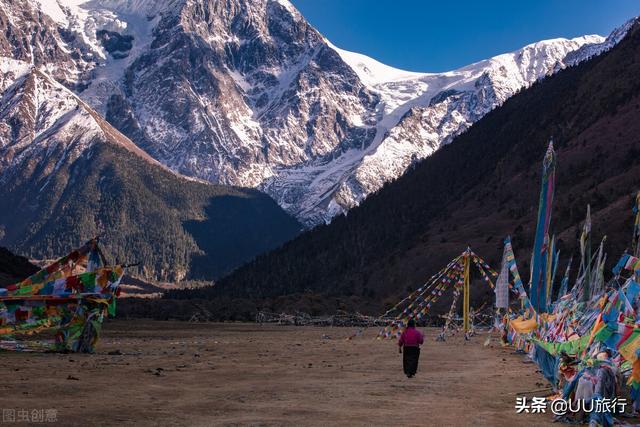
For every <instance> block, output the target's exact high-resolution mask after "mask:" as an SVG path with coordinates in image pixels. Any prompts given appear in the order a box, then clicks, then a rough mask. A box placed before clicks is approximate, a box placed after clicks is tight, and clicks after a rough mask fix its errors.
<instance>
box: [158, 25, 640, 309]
mask: <svg viewBox="0 0 640 427" xmlns="http://www.w3.org/2000/svg"><path fill="white" fill-rule="evenodd" d="M638 75H640V25H638V24H637V23H636V24H635V26H633V28H632V29H631V30H629V32H628V34H627V35H626V37H624V38H623V39H622V41H620V42H619V43H618V44H617V45H616V46H615V47H614V48H613V49H611V50H610V51H609V52H607V53H605V54H602V55H600V56H598V57H595V58H592V59H591V60H589V61H587V62H584V63H582V64H580V65H577V66H576V67H571V68H568V69H565V70H563V71H561V72H559V73H557V74H556V75H554V76H551V77H549V78H547V79H544V80H543V81H541V82H538V83H535V84H534V85H533V86H532V87H530V88H529V89H527V90H525V91H522V92H520V93H519V94H517V95H515V96H513V97H512V98H510V99H508V100H507V101H506V102H505V103H504V105H502V106H501V107H499V108H496V109H495V110H493V111H491V112H490V113H488V114H486V115H485V116H484V117H483V118H482V119H480V120H479V121H478V122H477V123H476V124H474V125H473V126H472V127H470V128H469V129H468V130H467V131H466V132H465V133H463V134H461V135H459V136H458V137H456V138H454V140H453V141H452V142H451V143H450V144H449V145H447V146H446V147H444V148H442V149H440V150H438V151H437V152H435V153H434V154H433V155H431V156H430V157H428V158H426V159H425V160H424V161H422V162H420V163H418V164H417V165H416V166H415V168H413V169H412V170H410V171H409V172H407V174H406V175H404V176H402V177H401V178H399V179H397V180H396V181H394V182H392V183H390V184H389V185H387V186H385V187H384V188H383V189H381V190H380V191H379V192H378V193H376V194H375V195H372V196H370V197H369V198H367V199H366V200H365V201H364V202H363V203H362V204H361V205H360V206H359V207H357V208H354V209H352V210H351V211H350V212H349V215H348V216H341V217H338V218H336V219H335V220H334V221H333V222H332V223H331V224H330V225H328V226H322V227H317V228H316V229H314V230H311V231H309V232H306V233H304V234H302V235H301V236H299V237H298V238H296V239H295V240H293V241H291V242H289V243H287V244H286V245H284V246H283V247H282V248H281V249H278V250H276V251H274V252H271V253H270V254H267V255H264V256H261V257H258V258H257V259H256V260H255V261H253V262H251V263H249V264H248V265H246V266H244V267H242V268H241V269H239V270H237V271H236V272H235V273H233V274H231V275H230V276H228V277H227V278H225V279H224V280H222V281H221V282H220V283H218V285H217V286H216V287H215V288H207V289H200V290H194V291H187V292H172V293H171V294H170V298H176V299H181V298H204V299H212V298H213V299H212V302H211V304H212V307H216V304H218V301H221V300H225V298H242V299H243V300H247V301H249V302H248V303H247V304H248V305H247V306H253V307H268V308H269V309H272V310H283V309H284V310H286V309H288V310H293V309H303V310H306V311H309V312H318V311H323V310H325V311H332V310H335V309H336V308H341V307H342V308H344V306H347V307H350V308H351V309H358V310H360V309H362V308H363V307H367V305H368V307H369V308H370V309H371V311H372V312H374V313H375V312H378V313H379V312H381V311H382V308H383V305H384V304H385V303H389V302H391V301H394V300H396V298H397V297H399V296H400V295H403V294H405V293H406V292H407V291H408V290H410V289H416V288H417V287H418V286H420V285H421V283H423V282H424V281H425V280H426V279H427V278H428V277H430V276H431V274H433V273H434V272H436V271H437V270H438V269H439V268H441V267H442V266H443V265H445V264H446V262H447V261H448V260H449V259H452V258H453V257H455V256H456V255H458V254H459V253H460V252H461V251H463V250H464V249H465V248H466V247H467V245H470V246H471V247H472V248H473V249H474V251H475V252H476V253H478V254H480V255H481V256H483V257H484V258H485V259H486V260H487V261H489V262H490V263H491V264H492V265H494V266H496V265H497V264H498V263H499V260H500V257H501V254H502V239H503V238H504V237H505V236H506V235H509V234H511V235H512V236H513V243H514V247H515V250H516V256H517V259H518V263H519V268H520V270H521V275H522V276H523V277H527V276H528V274H527V271H528V260H529V259H530V248H531V246H532V244H533V230H534V228H535V221H536V219H535V216H536V212H537V203H538V193H539V185H540V173H541V162H542V158H543V156H544V153H545V150H546V148H547V145H548V141H549V138H550V137H551V136H553V137H554V140H555V146H556V150H557V158H558V166H557V172H556V176H557V178H556V183H557V184H556V193H555V200H554V211H553V215H552V230H553V232H554V233H555V234H556V236H557V237H558V241H559V247H560V249H561V263H560V266H561V269H562V271H563V270H564V268H565V266H566V262H567V261H568V258H569V256H570V255H571V254H572V253H576V251H577V246H578V245H577V238H578V235H579V233H580V227H581V223H582V221H583V220H584V216H585V212H586V206H587V204H591V212H592V218H593V228H592V230H593V235H594V245H596V244H597V241H598V240H599V239H600V238H601V237H602V236H604V235H606V236H607V237H608V239H607V242H606V245H605V248H606V250H607V252H608V253H609V258H608V265H607V271H610V270H609V267H610V264H612V263H614V262H615V261H616V260H617V257H618V256H619V255H620V254H621V253H622V252H623V251H624V249H625V248H626V247H628V245H629V244H630V241H631V230H632V222H633V217H632V213H631V208H632V205H633V199H634V196H635V194H636V192H637V191H638V189H640V163H639V162H638V159H639V158H640V157H639V154H640V151H639V148H638V147H640V80H638V78H637V76H638ZM574 266H575V264H574ZM574 273H575V268H574ZM483 292H484V293H485V294H486V295H488V294H489V291H488V288H487V287H486V285H484V284H483V283H482V281H479V283H478V284H477V286H475V285H474V293H475V296H476V297H477V296H479V294H480V293H483ZM225 304H226V305H229V302H228V301H227V302H226V303H225ZM474 304H475V303H474ZM218 308H219V309H220V310H223V311H224V309H223V308H222V307H218Z"/></svg>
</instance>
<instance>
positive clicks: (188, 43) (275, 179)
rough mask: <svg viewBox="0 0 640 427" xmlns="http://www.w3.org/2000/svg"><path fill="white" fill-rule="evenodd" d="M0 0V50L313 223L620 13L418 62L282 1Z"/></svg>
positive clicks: (191, 170) (139, 137)
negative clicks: (504, 46) (479, 51)
mask: <svg viewBox="0 0 640 427" xmlns="http://www.w3.org/2000/svg"><path fill="white" fill-rule="evenodd" d="M0 3H2V5H3V8H2V9H3V10H4V15H2V14H0V28H2V29H3V34H2V35H0V54H2V55H3V56H9V57H13V58H15V59H22V60H25V61H28V62H29V61H31V62H33V63H34V64H36V65H39V66H41V67H43V68H44V69H46V71H47V72H48V73H50V74H51V75H53V76H54V77H55V78H56V79H57V80H58V81H60V82H62V83H64V84H65V85H66V86H67V87H69V88H71V89H73V90H75V91H76V93H78V94H79V95H80V96H81V98H82V99H83V100H85V102H87V103H88V104H89V105H91V106H92V108H94V109H95V110H96V111H97V112H98V113H99V114H101V115H103V116H104V117H105V118H106V120H107V121H108V122H109V123H111V124H112V125H113V126H114V127H116V128H117V129H118V130H120V131H121V132H122V133H123V134H124V135H126V136H127V137H129V138H130V139H131V140H132V141H133V142H134V143H135V144H137V145H138V146H139V147H141V148H142V149H144V150H145V151H146V152H147V153H149V154H150V155H151V156H152V157H153V158H155V159H157V160H159V161H160V162H161V163H163V164H164V165H166V166H168V167H169V168H171V169H172V170H174V171H177V172H180V173H182V174H186V175H189V176H192V177H197V178H201V179H204V180H207V181H210V182H213V183H220V184H233V185H242V186H249V187H255V188H258V189H260V190H262V191H265V192H267V193H268V194H269V195H271V196H272V197H273V198H274V199H275V200H276V201H277V202H278V204H279V205H280V206H282V207H283V208H284V209H285V210H287V211H288V212H289V213H291V214H293V215H295V216H296V217H297V218H298V219H300V220H301V221H302V222H304V223H305V224H307V225H315V224H318V223H322V222H326V221H329V220H330V219H331V218H333V217H334V216H335V215H336V214H339V213H342V212H344V211H346V210H347V209H350V208H352V207H353V206H356V205H357V204H358V203H360V202H361V201H362V200H363V199H364V198H365V197H366V196H367V195H368V194H371V193H372V192H375V191H377V190H378V189H379V188H381V186H382V185H383V184H384V183H385V182H388V181H390V180H393V179H395V178H397V177H398V176H400V175H402V174H403V173H404V172H405V171H406V169H407V168H408V167H409V166H410V165H411V164H412V163H415V162H416V161H417V160H419V159H422V158H424V157H426V156H428V155H430V154H432V153H433V152H434V151H435V150H436V149H438V148H439V147H441V146H442V145H443V144H446V143H448V142H449V141H451V139H452V138H453V137H454V136H455V135H457V134H459V133H461V132H463V131H464V130H465V129H467V128H468V127H469V126H470V125H471V124H472V123H473V122H475V121H476V120H478V119H479V118H480V117H482V116H483V115H484V114H486V113H487V112H489V111H491V110H492V109H493V108H495V107H496V106H498V105H500V104H502V103H503V102H504V101H505V100H506V99H507V98H508V97H510V96H511V95H513V94H514V93H515V92H517V91H518V90H520V89H521V88H523V87H527V86H529V85H530V84H532V83H533V82H535V81H537V80H538V79H540V78H542V77H544V76H546V75H548V74H551V73H553V72H555V71H557V70H559V69H562V68H564V67H566V66H567V65H573V64H576V63H578V62H580V61H581V60H583V59H585V58H587V57H590V56H593V55H596V54H598V53H600V52H601V51H603V50H606V49H608V48H610V47H611V46H613V45H614V44H615V42H616V41H617V40H618V39H619V37H620V36H621V35H623V34H624V32H625V28H626V27H625V28H622V29H620V30H619V31H618V32H617V33H614V34H613V35H612V36H611V37H610V38H609V39H607V40H604V39H603V38H602V37H599V36H585V37H579V38H576V39H572V40H566V39H555V40H549V41H544V42H539V43H534V44H532V45H529V46H526V47H524V48H522V49H520V50H518V51H515V52H512V53H509V54H505V55H500V56H497V57H495V58H491V59H488V60H486V61H481V62H479V63H477V64H472V65H470V66H467V67H463V68H461V69H459V70H455V71H451V72H447V73H437V74H423V73H408V72H404V71H402V70H396V69H393V68H391V67H387V66H384V65H382V64H380V63H378V62H376V61H374V60H372V59H371V58H367V57H365V56H363V55H358V54H353V53H349V52H346V51H343V50H341V49H338V48H336V47H335V46H333V45H332V44H331V43H330V42H328V41H327V40H326V39H325V38H324V37H323V36H322V35H321V34H320V33H318V32H317V31H316V30H315V29H314V28H312V27H311V26H310V25H309V24H308V23H307V21H306V20H305V19H304V17H303V16H301V15H300V13H299V12H298V11H297V10H296V9H295V8H294V7H293V6H292V5H291V4H290V3H289V2H288V1H287V0H229V1H226V2H219V1H216V0H169V1H165V0H162V1H161V0H101V1H98V0H90V1H83V0H47V1H41V2H39V3H38V2H36V1H35V0H27V1H25V2H13V1H9V0H0ZM31 34H33V36H30V35H31Z"/></svg>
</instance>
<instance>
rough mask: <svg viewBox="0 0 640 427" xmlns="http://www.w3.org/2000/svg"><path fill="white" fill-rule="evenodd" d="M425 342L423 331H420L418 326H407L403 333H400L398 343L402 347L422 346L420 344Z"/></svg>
mask: <svg viewBox="0 0 640 427" xmlns="http://www.w3.org/2000/svg"><path fill="white" fill-rule="evenodd" d="M423 342H424V336H423V335H422V332H420V331H419V330H417V329H416V328H407V329H405V330H404V332H403V333H402V335H400V339H399V340H398V345H399V346H400V347H402V346H405V347H420V344H422V343H423Z"/></svg>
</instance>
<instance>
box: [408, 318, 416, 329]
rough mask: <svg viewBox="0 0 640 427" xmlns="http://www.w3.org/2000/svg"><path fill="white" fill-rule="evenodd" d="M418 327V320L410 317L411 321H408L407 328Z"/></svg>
mask: <svg viewBox="0 0 640 427" xmlns="http://www.w3.org/2000/svg"><path fill="white" fill-rule="evenodd" d="M415 327H416V321H415V320H413V319H409V321H408V322H407V328H415Z"/></svg>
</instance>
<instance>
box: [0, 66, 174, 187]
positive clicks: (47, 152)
mask: <svg viewBox="0 0 640 427" xmlns="http://www.w3.org/2000/svg"><path fill="white" fill-rule="evenodd" d="M0 76H1V81H2V86H3V94H2V98H1V99H0V170H2V177H1V179H6V178H8V177H9V176H10V175H11V174H12V173H11V172H12V170H14V171H15V170H19V169H20V168H21V167H23V166H24V165H26V164H31V165H34V164H48V165H49V166H48V167H45V168H44V169H43V170H42V171H41V173H43V174H45V175H50V174H52V173H55V171H56V169H57V167H59V166H60V165H62V164H69V163H72V162H73V161H75V160H76V159H77V158H78V157H79V156H80V155H82V154H83V153H84V152H85V151H86V150H87V149H88V148H90V147H92V146H93V145H94V144H95V143H97V142H103V143H110V144H115V145H118V146H120V147H123V148H125V149H127V150H128V151H130V152H132V153H133V154H135V155H136V156H138V157H140V158H143V159H145V160H146V161H147V162H149V163H150V164H153V165H154V166H158V167H163V166H161V164H160V163H159V162H157V161H156V160H155V159H153V158H151V157H150V156H149V155H148V154H147V153H145V152H144V151H142V150H141V149H140V148H139V147H137V146H136V145H135V144H133V143H132V142H131V141H130V140H129V139H127V138H126V137H125V136H124V135H122V134H121V133H120V132H118V131H117V130H116V129H115V128H113V126H111V125H110V124H109V123H107V122H106V121H105V120H104V119H103V118H102V117H100V115H99V114H98V113H96V112H95V111H94V110H93V109H91V108H90V107H89V106H88V105H87V104H86V103H85V102H84V101H82V100H81V99H80V98H79V97H78V96H77V95H75V94H74V93H73V92H71V91H70V90H69V89H67V88H66V87H64V86H63V85H62V84H60V83H58V82H57V81H56V80H55V79H54V78H52V77H51V76H49V75H47V74H46V72H45V71H43V70H41V69H39V68H38V67H36V66H34V65H31V64H28V63H25V62H22V61H16V60H11V59H3V60H2V61H0ZM53 153H56V155H55V156H53ZM51 160H55V162H54V163H53V164H52V163H51ZM163 168H164V167H163Z"/></svg>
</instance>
